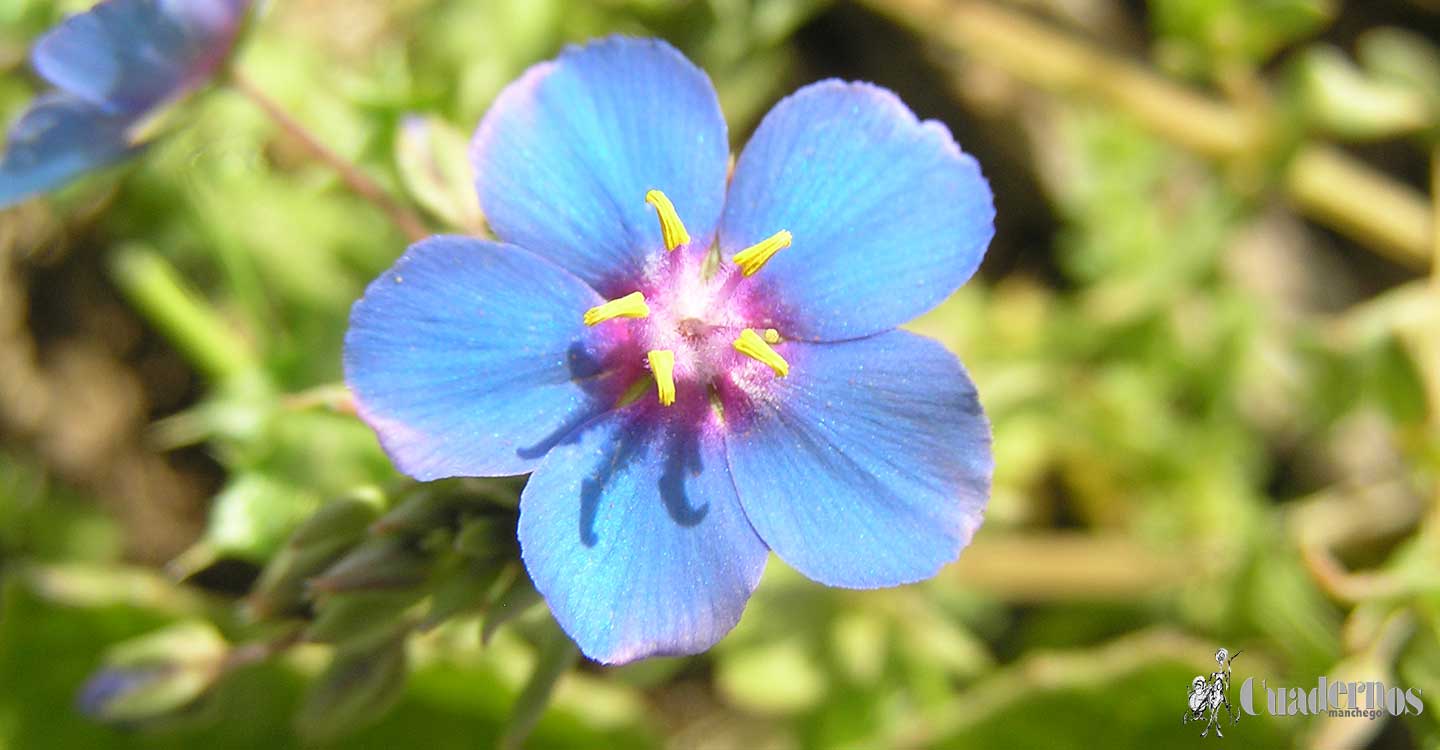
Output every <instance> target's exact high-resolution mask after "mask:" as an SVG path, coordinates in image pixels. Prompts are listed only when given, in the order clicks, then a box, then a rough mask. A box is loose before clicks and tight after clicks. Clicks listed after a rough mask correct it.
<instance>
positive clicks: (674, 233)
mask: <svg viewBox="0 0 1440 750" xmlns="http://www.w3.org/2000/svg"><path fill="white" fill-rule="evenodd" d="M645 202H646V203H649V204H650V205H652V206H654V207H655V213H657V214H660V236H661V237H662V238H664V240H665V249H666V250H674V249H675V248H677V247H680V246H681V245H687V244H689V243H690V233H689V232H687V231H685V224H683V223H682V222H681V221H680V214H677V213H675V204H674V203H671V202H670V199H669V198H666V197H665V194H664V193H662V192H660V191H659V190H651V191H650V192H648V193H646V194H645Z"/></svg>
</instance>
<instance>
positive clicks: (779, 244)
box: [732, 229, 792, 276]
mask: <svg viewBox="0 0 1440 750" xmlns="http://www.w3.org/2000/svg"><path fill="white" fill-rule="evenodd" d="M791 239H792V237H791V236H790V233H789V232H787V231H785V230H784V229H781V230H780V231H778V232H776V233H775V234H772V235H770V236H769V237H767V238H765V239H763V240H760V241H759V242H757V243H755V244H754V245H751V246H750V247H747V248H745V249H744V250H741V251H740V252H738V253H735V257H734V258H733V259H732V260H734V261H735V265H737V266H740V273H743V274H745V275H746V276H754V275H755V273H756V272H757V271H759V270H760V269H762V268H764V267H765V264H766V263H768V262H770V259H771V258H773V257H775V253H778V252H780V251H781V250H784V249H785V248H787V247H790V240H791Z"/></svg>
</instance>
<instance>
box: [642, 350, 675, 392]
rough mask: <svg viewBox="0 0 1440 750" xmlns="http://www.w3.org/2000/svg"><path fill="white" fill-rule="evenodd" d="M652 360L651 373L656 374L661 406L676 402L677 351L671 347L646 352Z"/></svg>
mask: <svg viewBox="0 0 1440 750" xmlns="http://www.w3.org/2000/svg"><path fill="white" fill-rule="evenodd" d="M645 358H646V359H648V360H650V374H651V375H654V376H655V391H656V394H657V395H658V396H659V397H660V405H661V406H669V405H671V404H673V403H675V352H672V351H670V350H669V349H654V350H651V351H650V352H648V353H646V355H645Z"/></svg>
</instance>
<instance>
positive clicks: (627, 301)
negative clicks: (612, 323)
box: [585, 292, 650, 326]
mask: <svg viewBox="0 0 1440 750" xmlns="http://www.w3.org/2000/svg"><path fill="white" fill-rule="evenodd" d="M648 317H650V306H649V305H647V304H645V295H643V294H641V293H639V292H631V293H629V294H627V295H625V296H624V297H621V298H620V299H612V300H610V301H609V302H606V303H605V304H603V305H596V306H594V307H592V308H590V309H589V310H586V311H585V325H587V326H593V325H599V324H600V323H604V322H605V321H607V320H614V319H615V318H648Z"/></svg>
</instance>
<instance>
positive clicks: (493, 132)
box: [471, 37, 729, 297]
mask: <svg viewBox="0 0 1440 750" xmlns="http://www.w3.org/2000/svg"><path fill="white" fill-rule="evenodd" d="M728 158H729V145H728V143H727V141H726V134H725V120H724V118H723V117H722V116H721V114H720V103H719V101H718V100H717V99H716V98H715V90H714V88H713V87H711V85H710V80H709V79H708V78H706V77H705V74H704V73H703V72H701V71H700V70H699V69H698V68H696V67H695V66H694V65H692V64H691V63H690V62H689V61H688V60H686V59H685V58H684V57H683V56H682V55H681V54H680V53H679V52H677V51H675V49H674V48H673V47H671V46H670V45H668V44H666V43H664V42H661V41H656V40H640V39H627V38H623V37H611V38H609V39H605V40H603V41H599V42H594V43H592V44H589V45H587V46H585V47H570V48H569V49H567V50H566V51H565V52H564V53H563V54H562V55H560V57H559V59H557V60H554V61H552V62H546V63H542V64H540V65H536V66H535V67H533V68H531V69H530V70H529V71H528V72H527V73H526V74H525V75H524V77H522V78H521V79H520V80H518V81H516V82H515V83H513V84H511V85H510V86H509V87H508V88H506V89H505V91H504V92H502V93H501V94H500V97H499V98H498V99H496V100H495V104H494V105H493V106H492V107H491V108H490V112H489V113H488V114H486V116H485V119H484V121H483V122H481V123H480V128H479V130H477V131H476V133H475V140H474V142H473V143H472V145H471V161H472V162H473V163H474V165H475V173H476V186H477V188H478V189H479V192H480V206H481V208H482V209H483V210H484V212H485V218H486V220H487V221H488V222H489V223H490V226H491V228H492V229H494V230H495V234H496V236H498V237H499V238H500V239H502V240H504V241H506V242H510V243H513V244H516V245H519V246H521V247H524V248H528V249H530V250H533V251H534V252H537V253H539V254H541V255H544V256H545V257H547V258H549V259H550V260H553V261H555V262H556V263H558V264H560V265H561V266H563V267H564V268H566V269H568V270H570V271H571V272H572V273H574V274H575V275H577V276H579V277H580V278H582V279H584V280H585V281H587V282H589V284H590V285H591V286H593V287H595V288H596V289H598V290H599V291H600V293H601V294H604V295H605V296H607V297H613V296H615V295H619V294H624V293H627V292H630V291H634V282H635V279H636V278H638V276H639V275H640V274H641V272H642V271H643V270H644V268H645V264H646V261H647V260H651V259H656V258H658V257H659V256H660V255H662V254H663V248H664V245H663V244H662V243H661V239H660V225H659V222H658V220H657V218H656V215H655V210H654V209H652V208H651V207H650V206H649V205H647V204H646V203H645V193H646V192H647V191H649V190H652V189H656V190H661V191H663V192H664V193H665V194H666V196H668V197H669V198H670V200H671V202H672V203H674V204H675V209H676V211H677V212H678V213H679V215H680V218H681V220H682V221H684V223H685V226H686V228H687V229H688V230H689V232H690V236H691V238H692V242H691V244H690V247H691V249H692V250H691V251H692V252H697V253H703V252H704V251H705V250H707V249H708V248H709V246H710V239H711V238H712V237H713V236H714V232H715V223H716V221H717V220H718V219H719V217H720V209H721V206H722V204H723V202H724V197H725V170H726V162H727V160H728Z"/></svg>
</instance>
